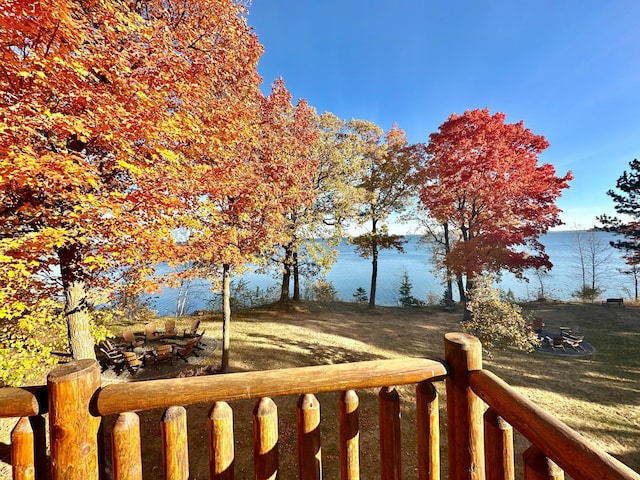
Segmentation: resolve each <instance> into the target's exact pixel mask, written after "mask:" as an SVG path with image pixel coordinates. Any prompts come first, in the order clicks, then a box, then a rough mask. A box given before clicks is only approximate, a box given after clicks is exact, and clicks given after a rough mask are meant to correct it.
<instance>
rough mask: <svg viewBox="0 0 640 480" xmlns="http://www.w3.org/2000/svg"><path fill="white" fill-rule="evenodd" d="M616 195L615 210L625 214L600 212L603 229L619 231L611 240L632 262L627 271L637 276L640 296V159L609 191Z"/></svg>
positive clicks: (636, 294) (635, 278) (633, 161)
mask: <svg viewBox="0 0 640 480" xmlns="http://www.w3.org/2000/svg"><path fill="white" fill-rule="evenodd" d="M607 195H608V196H610V197H611V198H612V199H613V202H614V209H615V211H616V212H617V213H618V214H619V215H621V216H622V217H616V216H611V215H600V216H598V217H597V219H598V221H599V222H600V223H601V224H602V229H603V230H605V231H608V232H615V233H618V234H620V235H621V236H622V238H621V239H619V240H615V241H612V242H611V246H612V247H614V248H617V249H619V250H622V252H623V258H624V260H625V262H626V264H627V265H628V266H629V268H628V269H627V270H625V271H624V272H625V273H627V274H629V275H632V276H633V278H634V286H635V289H634V291H635V297H636V298H638V273H637V272H638V266H640V200H639V198H640V161H638V160H637V159H634V160H632V161H631V162H629V170H628V171H627V170H625V171H624V172H622V175H621V176H620V177H618V180H617V181H616V190H614V189H611V190H609V191H607Z"/></svg>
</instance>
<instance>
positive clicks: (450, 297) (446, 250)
mask: <svg viewBox="0 0 640 480" xmlns="http://www.w3.org/2000/svg"><path fill="white" fill-rule="evenodd" d="M442 227H443V228H444V254H445V258H446V257H447V256H448V255H449V252H450V251H451V245H450V243H449V224H448V223H447V222H445V223H443V224H442ZM446 269H447V273H446V275H447V291H446V292H445V305H446V306H447V307H450V306H452V305H453V281H452V280H451V277H452V273H451V270H450V269H449V267H448V266H446ZM461 298H462V297H461Z"/></svg>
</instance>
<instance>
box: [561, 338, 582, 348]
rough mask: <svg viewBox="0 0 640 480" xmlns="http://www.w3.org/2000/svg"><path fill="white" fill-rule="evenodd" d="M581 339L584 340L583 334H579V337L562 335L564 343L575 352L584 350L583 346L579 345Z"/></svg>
mask: <svg viewBox="0 0 640 480" xmlns="http://www.w3.org/2000/svg"><path fill="white" fill-rule="evenodd" d="M583 340H584V336H580V337H573V336H565V337H564V343H566V344H567V345H569V346H570V347H571V348H573V349H574V350H575V351H577V352H580V351H582V352H584V347H583V346H582V345H580V344H581V343H582V341H583Z"/></svg>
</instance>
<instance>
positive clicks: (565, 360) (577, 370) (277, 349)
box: [0, 302, 640, 480]
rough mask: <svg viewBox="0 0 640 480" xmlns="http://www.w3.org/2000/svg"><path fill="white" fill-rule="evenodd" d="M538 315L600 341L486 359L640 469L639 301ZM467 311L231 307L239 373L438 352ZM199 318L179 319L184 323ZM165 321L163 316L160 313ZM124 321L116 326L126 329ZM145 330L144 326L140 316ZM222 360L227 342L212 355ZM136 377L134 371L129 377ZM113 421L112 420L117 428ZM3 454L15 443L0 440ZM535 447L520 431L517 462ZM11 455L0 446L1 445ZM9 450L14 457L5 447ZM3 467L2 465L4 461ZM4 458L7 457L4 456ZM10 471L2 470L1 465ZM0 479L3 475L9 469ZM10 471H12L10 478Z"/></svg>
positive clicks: (148, 450) (365, 453)
mask: <svg viewBox="0 0 640 480" xmlns="http://www.w3.org/2000/svg"><path fill="white" fill-rule="evenodd" d="M524 309H525V311H533V312H535V315H536V316H538V317H541V318H542V319H543V320H544V322H545V324H546V326H545V330H547V331H551V332H558V333H559V331H560V330H559V327H560V326H561V325H562V326H568V327H570V328H571V329H573V330H579V332H580V334H581V335H584V336H585V340H586V341H588V342H589V343H591V344H592V345H593V346H594V347H595V348H596V353H595V354H594V355H592V356H591V357H582V358H576V357H566V356H560V355H551V354H544V353H540V352H534V353H530V354H527V353H523V352H519V351H516V350H507V351H502V352H496V353H495V355H494V357H493V358H492V359H487V358H485V361H484V362H485V367H486V368H487V369H489V370H491V371H492V372H494V373H496V374H497V375H499V376H500V377H502V378H503V379H504V380H505V381H507V382H508V383H510V384H511V385H512V386H514V387H516V389H517V390H518V391H520V392H521V393H522V394H524V395H525V396H526V397H528V398H530V399H531V400H533V401H534V402H535V403H537V404H538V405H540V406H542V407H543V408H545V409H546V410H548V411H549V412H551V413H552V414H554V415H555V416H557V417H558V418H559V419H561V420H562V421H564V422H565V423H567V424H568V425H569V426H571V427H572V428H574V429H575V430H577V431H579V432H580V433H581V434H583V435H584V436H585V437H586V438H587V439H589V440H591V441H592V442H593V443H595V444H596V445H598V446H599V447H601V448H603V449H604V450H606V451H607V452H609V453H610V454H612V455H614V456H616V457H617V458H619V459H620V460H621V461H623V462H624V463H626V464H627V465H629V466H630V467H631V468H633V469H635V470H636V471H640V308H638V307H632V306H627V307H626V308H617V307H609V308H607V307H603V306H601V305H600V303H597V304H570V303H555V302H545V303H532V304H527V305H525V306H524ZM202 318H203V321H202V325H201V329H202V328H205V329H206V331H207V335H213V336H214V337H216V338H218V339H219V338H220V335H221V330H222V328H221V323H220V319H219V318H209V317H202ZM460 319H461V312H444V311H442V309H441V308H439V307H424V308H415V309H403V308H391V307H377V308H376V309H375V310H370V309H368V308H367V307H366V306H361V305H357V304H352V303H327V304H323V303H303V304H301V305H299V306H296V307H295V308H290V309H282V308H279V307H277V306H269V307H264V308H261V309H254V310H251V311H247V312H241V313H234V316H233V318H232V322H231V357H230V358H231V370H232V371H235V372H241V371H254V370H265V369H277V368H287V367H294V366H306V365H324V364H334V363H342V362H351V361H359V360H372V359H378V358H397V357H413V356H417V357H429V358H441V357H442V356H443V355H444V351H443V336H444V334H445V333H447V332H451V331H459V330H460V328H459V321H460ZM190 320H191V319H190V318H185V319H180V320H179V321H178V330H179V331H182V329H183V328H186V327H187V326H188V325H189V322H190ZM157 324H158V325H162V324H163V320H162V319H158V321H157ZM122 326H123V325H113V332H114V333H115V334H118V335H119V334H120V333H121V331H122ZM134 328H135V329H136V330H138V331H140V330H142V329H143V325H135V326H134ZM206 362H207V363H209V364H211V365H218V364H219V363H220V350H219V349H218V351H216V352H215V353H214V354H213V356H211V357H210V358H208V359H206ZM126 375H128V374H125V375H124V376H126ZM436 386H437V388H438V391H439V393H440V407H441V425H442V428H441V443H442V445H443V448H442V471H443V478H446V470H447V459H446V431H445V427H444V425H445V422H446V408H445V399H446V396H445V391H444V383H442V382H440V383H437V384H436ZM399 392H400V396H401V399H402V407H401V408H402V451H403V459H404V464H403V472H402V475H403V478H405V479H416V478H417V472H416V468H417V466H416V460H415V448H416V438H415V412H414V405H415V394H414V387H413V386H411V387H401V388H399ZM377 393H378V392H377V391H373V390H371V391H369V390H365V391H358V395H359V397H360V428H361V433H360V447H361V454H360V464H361V471H362V472H363V473H362V478H366V479H369V478H379V477H380V473H379V452H378V406H377V403H378V400H377ZM318 399H319V401H320V404H321V413H322V427H321V428H322V432H321V433H322V457H323V466H324V477H325V478H339V471H338V468H337V467H338V463H337V461H338V450H337V440H338V434H337V432H338V409H337V405H338V394H337V393H335V394H322V395H318ZM274 400H275V401H276V403H277V406H278V413H279V433H280V446H279V449H280V450H279V453H280V476H279V478H281V479H283V480H286V479H294V478H297V466H296V465H297V462H296V426H295V416H296V415H295V404H296V400H297V399H296V398H292V397H283V398H275V399H274ZM254 404H255V401H253V400H251V401H238V402H232V403H231V406H232V408H233V411H234V431H235V442H236V465H235V470H236V478H238V479H246V478H252V476H253V474H252V451H251V447H252V440H251V435H252V420H251V411H252V409H253V406H254ZM210 407H211V406H210V405H195V406H190V407H188V408H187V410H188V429H189V438H190V440H189V457H190V470H191V478H192V479H204V478H209V477H208V451H207V415H208V412H209V409H210ZM161 415H162V412H161V411H158V410H155V411H148V412H141V413H140V418H141V428H142V438H143V441H142V445H143V459H144V478H145V479H157V478H160V477H161V468H162V467H161V457H160V452H161V444H160V423H159V419H160V416H161ZM113 420H114V418H106V419H105V427H106V429H105V431H106V432H110V428H111V424H112V423H113ZM2 442H3V444H2V445H0V447H4V450H5V452H4V453H8V452H7V451H6V450H7V447H8V445H7V440H5V439H3V440H2ZM527 447H528V443H527V441H526V440H525V439H523V438H521V437H519V436H516V450H517V453H518V456H517V457H516V462H517V463H516V465H517V468H518V469H519V472H521V469H520V468H519V464H520V461H519V460H520V453H522V451H524V450H525V449H526V448H527ZM0 453H2V452H0ZM2 457H3V458H6V457H7V456H6V455H5V454H2ZM0 467H3V465H2V464H1V463H0ZM4 467H6V465H4ZM2 471H6V468H0V472H2ZM0 478H5V477H4V476H3V475H2V474H1V473H0ZM7 478H9V477H7Z"/></svg>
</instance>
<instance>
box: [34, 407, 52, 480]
mask: <svg viewBox="0 0 640 480" xmlns="http://www.w3.org/2000/svg"><path fill="white" fill-rule="evenodd" d="M40 410H41V411H42V410H46V409H45V408H42V404H40ZM29 423H30V424H31V430H32V431H33V448H34V455H35V464H36V480H48V479H49V478H50V477H49V457H48V455H47V434H48V432H47V425H46V422H45V420H44V417H43V416H42V415H35V416H33V417H29Z"/></svg>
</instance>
